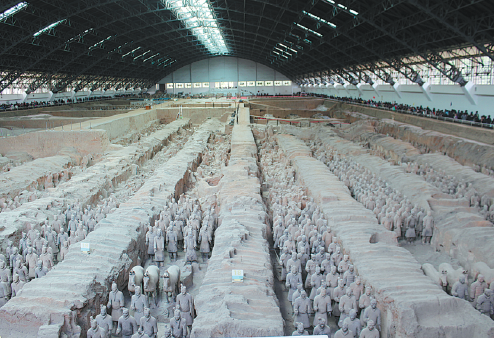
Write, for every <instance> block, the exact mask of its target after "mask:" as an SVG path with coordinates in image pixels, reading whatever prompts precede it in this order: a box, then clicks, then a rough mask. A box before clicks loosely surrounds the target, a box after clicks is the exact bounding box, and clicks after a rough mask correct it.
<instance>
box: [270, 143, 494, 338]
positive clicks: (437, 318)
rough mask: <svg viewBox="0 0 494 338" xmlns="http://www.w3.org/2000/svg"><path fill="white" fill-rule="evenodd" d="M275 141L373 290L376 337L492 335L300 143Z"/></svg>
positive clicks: (485, 321) (493, 330)
mask: <svg viewBox="0 0 494 338" xmlns="http://www.w3.org/2000/svg"><path fill="white" fill-rule="evenodd" d="M278 143H279V144H280V147H281V148H282V149H283V151H285V153H286V154H287V156H288V157H289V158H291V161H292V165H293V166H294V167H295V168H296V171H297V179H298V180H299V181H300V183H301V184H303V185H304V186H305V187H307V190H308V193H309V194H310V195H311V196H313V197H314V198H315V201H316V202H317V203H318V204H319V206H320V207H321V209H322V211H323V212H324V215H325V216H326V218H327V219H328V223H329V226H330V228H331V230H332V231H333V232H334V234H335V235H336V236H337V237H338V239H339V241H340V242H341V244H342V246H343V249H344V252H345V253H347V254H349V255H350V258H351V260H352V262H353V264H354V266H355V268H356V270H357V271H358V273H359V275H360V276H361V277H362V280H363V282H364V283H365V284H366V285H367V284H368V285H370V286H371V287H372V288H373V292H374V296H375V297H376V299H377V301H378V307H379V308H380V309H381V311H382V332H381V337H410V338H422V337H424V338H431V337H441V336H445V337H451V338H464V337H479V338H480V337H492V336H494V324H493V322H492V321H491V320H490V318H488V317H486V316H483V315H481V314H480V313H479V312H478V311H476V310H475V309H474V308H473V307H472V306H471V305H470V304H469V303H468V302H466V301H464V300H461V299H458V298H454V297H451V296H449V295H448V294H446V293H445V292H444V291H442V289H441V288H440V287H439V286H437V285H435V284H434V283H433V282H432V281H431V280H430V279H429V278H428V277H426V276H425V275H424V274H423V272H422V270H421V266H420V264H419V263H418V262H417V261H416V260H415V258H414V257H413V256H412V255H411V254H410V253H409V252H408V251H407V250H406V249H403V248H400V247H398V246H397V245H396V244H397V243H396V240H394V241H393V240H392V239H393V236H391V235H390V234H389V233H390V232H389V231H387V230H385V229H384V227H382V226H381V225H379V224H378V223H377V219H376V218H375V216H374V214H373V213H372V212H371V211H370V210H367V209H365V208H364V206H362V205H361V204H360V203H358V202H357V201H355V200H354V199H353V198H352V197H351V195H350V192H349V190H348V188H347V187H346V186H345V185H344V184H343V183H342V182H340V181H339V180H338V178H337V177H336V176H334V175H333V174H332V173H331V172H330V171H329V169H328V168H327V167H326V166H325V165H324V164H323V163H322V162H320V161H318V160H316V159H314V158H312V157H310V156H308V155H307V150H308V148H307V147H306V146H305V145H304V144H303V143H302V142H301V141H299V140H297V139H295V138H294V137H292V136H288V135H280V136H278ZM304 152H305V154H304ZM322 182H324V184H322Z"/></svg>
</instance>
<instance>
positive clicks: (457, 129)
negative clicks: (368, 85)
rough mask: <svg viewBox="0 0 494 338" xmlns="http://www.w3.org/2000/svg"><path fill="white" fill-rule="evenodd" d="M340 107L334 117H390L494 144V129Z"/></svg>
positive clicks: (386, 111) (366, 108) (340, 104)
mask: <svg viewBox="0 0 494 338" xmlns="http://www.w3.org/2000/svg"><path fill="white" fill-rule="evenodd" d="M329 101H331V100H329ZM332 102H336V101H332ZM338 108H339V109H336V110H335V113H334V114H335V115H334V116H333V117H337V118H344V117H345V116H346V113H347V112H358V113H362V114H365V115H368V116H371V117H375V118H378V119H390V120H394V121H397V122H402V123H406V124H411V125H414V126H417V127H420V128H423V129H426V130H431V131H436V132H440V133H445V134H450V135H454V136H456V137H461V138H466V139H470V140H474V141H478V142H482V143H486V144H491V145H492V144H494V131H493V130H492V129H486V128H479V127H471V126H468V125H462V124H459V123H452V122H446V121H441V120H435V119H433V118H428V117H421V116H417V115H411V114H404V113H398V112H393V111H391V110H383V109H378V108H371V107H363V106H359V105H352V104H346V103H341V102H338Z"/></svg>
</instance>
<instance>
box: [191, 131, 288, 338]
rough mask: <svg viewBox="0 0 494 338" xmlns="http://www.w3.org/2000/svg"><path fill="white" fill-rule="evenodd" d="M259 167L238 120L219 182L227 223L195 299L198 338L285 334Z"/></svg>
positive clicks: (222, 215) (253, 146)
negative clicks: (236, 279) (240, 276)
mask: <svg viewBox="0 0 494 338" xmlns="http://www.w3.org/2000/svg"><path fill="white" fill-rule="evenodd" d="M258 171H259V169H258V166H257V147H256V144H255V142H254V138H253V135H252V131H251V130H250V128H249V127H248V126H246V125H235V127H234V128H233V134H232V150H231V156H230V161H229V165H228V167H226V169H225V170H224V171H223V174H224V177H223V178H222V179H221V181H220V182H219V187H220V191H219V195H218V200H219V203H220V215H219V220H220V221H221V224H220V226H219V227H218V228H217V229H216V231H215V243H214V248H213V252H212V256H211V258H210V260H209V264H208V270H207V272H206V276H205V278H204V280H203V282H202V285H201V288H200V289H199V295H198V296H197V297H196V298H195V307H196V312H197V318H196V319H195V320H194V325H193V326H192V334H191V337H193V338H201V337H255V336H257V337H267V336H282V335H283V319H282V317H281V313H280V309H279V307H278V302H277V299H276V295H275V294H274V290H273V285H274V277H273V271H272V265H271V259H270V254H269V247H268V242H267V234H268V226H267V219H266V217H267V215H266V211H265V207H264V204H263V202H262V198H261V195H260V181H259V178H258ZM234 269H240V270H243V272H244V281H243V283H232V270H234Z"/></svg>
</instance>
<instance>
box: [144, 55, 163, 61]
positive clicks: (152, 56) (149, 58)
mask: <svg viewBox="0 0 494 338" xmlns="http://www.w3.org/2000/svg"><path fill="white" fill-rule="evenodd" d="M158 55H160V53H156V54H154V55H151V56H150V57H148V58H147V59H144V60H142V62H146V61H147V60H151V59H152V58H154V57H155V56H158Z"/></svg>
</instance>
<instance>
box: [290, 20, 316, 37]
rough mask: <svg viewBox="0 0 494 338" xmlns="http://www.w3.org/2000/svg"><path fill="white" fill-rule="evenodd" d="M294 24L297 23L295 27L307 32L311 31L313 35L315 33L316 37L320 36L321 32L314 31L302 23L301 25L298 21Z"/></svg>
mask: <svg viewBox="0 0 494 338" xmlns="http://www.w3.org/2000/svg"><path fill="white" fill-rule="evenodd" d="M296 25H297V27H299V28H302V29H303V30H306V31H307V32H310V33H312V34H314V35H317V36H318V37H322V34H321V33H318V32H316V31H314V30H312V29H310V28H307V27H305V26H302V25H301V24H299V23H297V24H296Z"/></svg>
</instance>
